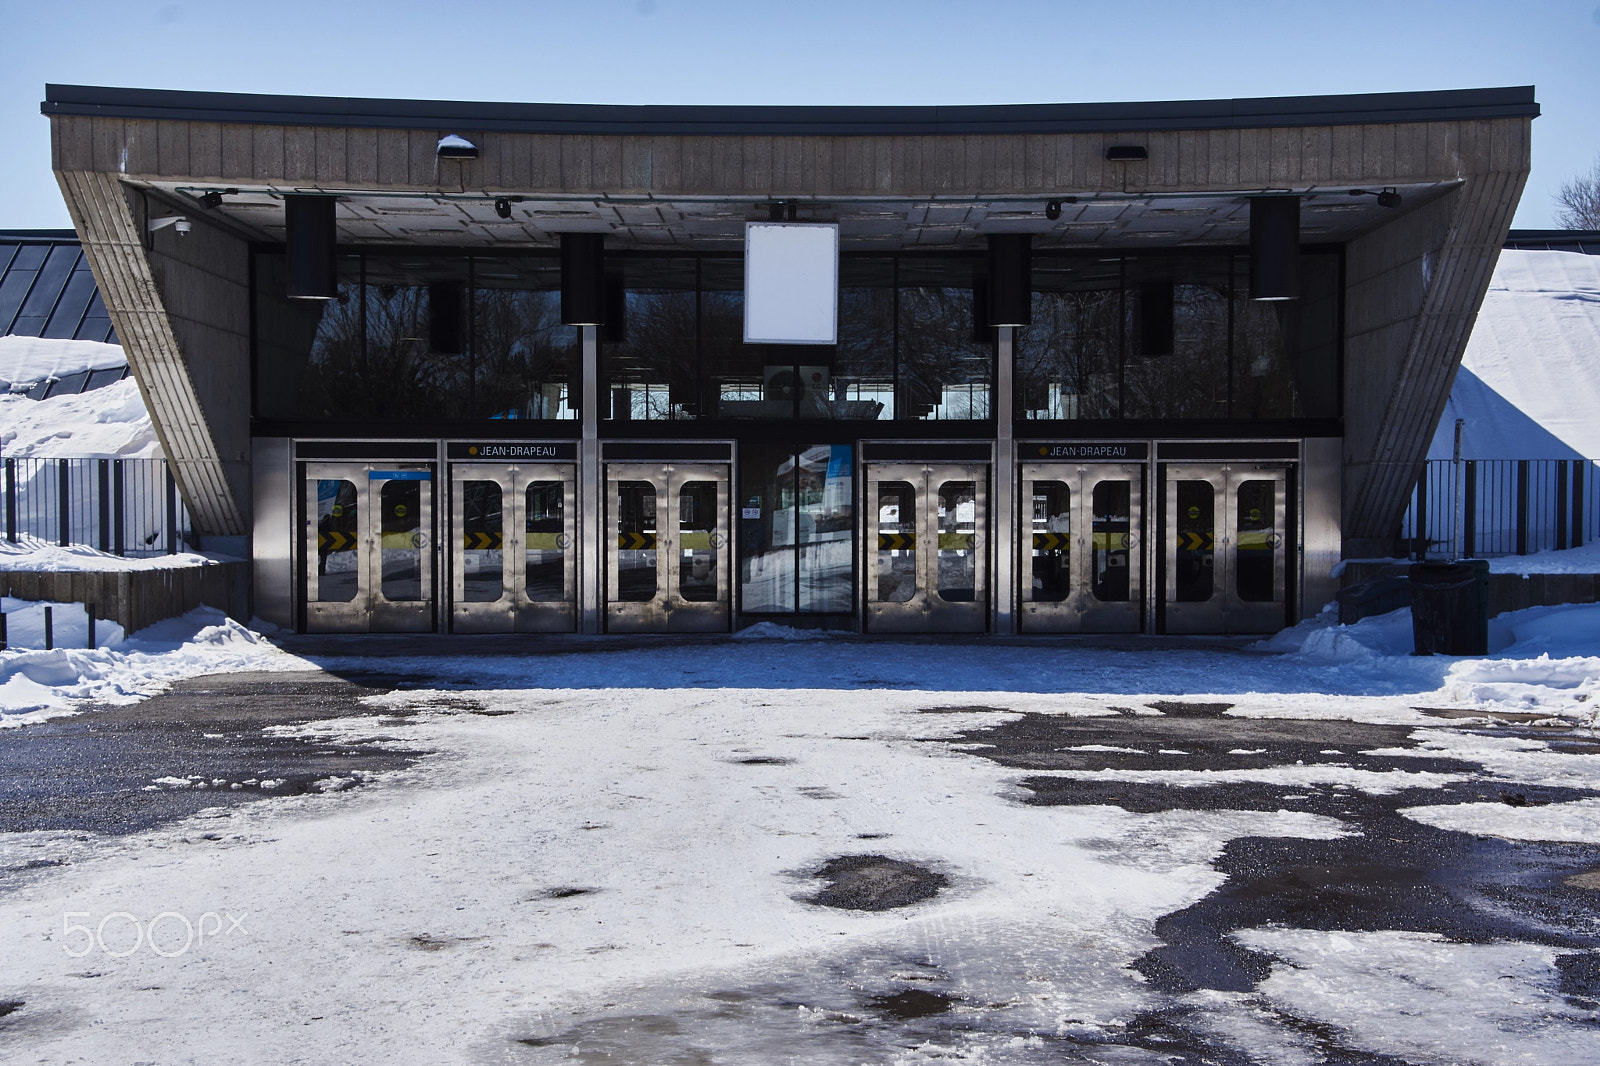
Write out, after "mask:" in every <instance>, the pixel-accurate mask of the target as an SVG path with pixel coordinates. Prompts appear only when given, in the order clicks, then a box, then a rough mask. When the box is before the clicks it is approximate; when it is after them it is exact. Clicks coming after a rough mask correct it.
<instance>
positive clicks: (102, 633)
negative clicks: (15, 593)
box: [0, 596, 124, 714]
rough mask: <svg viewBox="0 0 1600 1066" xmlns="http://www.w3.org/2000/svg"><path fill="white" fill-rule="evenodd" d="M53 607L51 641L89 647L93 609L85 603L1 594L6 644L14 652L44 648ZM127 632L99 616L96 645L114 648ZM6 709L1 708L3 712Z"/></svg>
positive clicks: (62, 646)
mask: <svg viewBox="0 0 1600 1066" xmlns="http://www.w3.org/2000/svg"><path fill="white" fill-rule="evenodd" d="M46 607H48V608H50V637H51V644H52V645H53V646H54V647H57V648H87V647H88V646H89V612H88V611H87V610H85V609H84V605H83V604H81V603H43V602H40V601H38V600H18V599H13V598H12V597H10V596H0V614H4V615H5V617H6V647H7V648H9V649H10V650H11V651H21V650H23V649H31V648H43V647H44V645H45V640H44V622H45V616H44V612H45V608H46ZM123 637H124V634H123V632H122V627H121V626H119V625H117V623H115V622H108V621H106V620H104V619H96V620H95V627H94V646H95V647H97V648H112V647H116V646H117V645H118V644H121V643H122V641H123ZM3 713H4V711H0V714H3Z"/></svg>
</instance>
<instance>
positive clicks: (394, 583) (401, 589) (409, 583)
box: [378, 480, 427, 602]
mask: <svg viewBox="0 0 1600 1066" xmlns="http://www.w3.org/2000/svg"><path fill="white" fill-rule="evenodd" d="M423 484H424V482H421V481H409V480H408V481H385V482H384V483H383V488H382V489H381V490H380V491H379V493H378V501H379V504H378V505H379V507H380V514H381V516H382V522H383V527H382V531H383V547H382V550H381V552H380V553H379V554H380V559H381V566H382V571H383V576H382V584H381V588H382V591H383V598H384V599H386V600H393V601H396V602H399V601H404V600H420V599H423V598H424V596H423V591H424V590H423V588H422V553H423V551H424V550H425V548H426V546H427V537H426V536H425V535H424V531H423V528H422V487H423Z"/></svg>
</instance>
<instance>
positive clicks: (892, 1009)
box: [867, 988, 960, 1021]
mask: <svg viewBox="0 0 1600 1066" xmlns="http://www.w3.org/2000/svg"><path fill="white" fill-rule="evenodd" d="M959 1002H960V999H959V997H956V996H947V995H944V994H943V993H941V992H924V991H923V990H922V989H920V988H908V989H906V990H905V991H904V992H896V993H895V994H894V995H892V996H873V997H872V998H871V999H869V1000H867V1004H868V1005H869V1006H870V1007H871V1008H872V1009H873V1010H875V1011H877V1012H878V1013H879V1014H883V1015H886V1016H888V1017H890V1018H898V1019H900V1020H901V1021H910V1020H911V1019H912V1018H931V1017H933V1016H934V1015H935V1014H943V1013H944V1012H945V1011H947V1010H949V1009H950V1008H951V1007H952V1006H954V1005H955V1004H956V1003H959Z"/></svg>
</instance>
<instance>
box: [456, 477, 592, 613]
mask: <svg viewBox="0 0 1600 1066" xmlns="http://www.w3.org/2000/svg"><path fill="white" fill-rule="evenodd" d="M465 481H494V482H496V483H498V484H499V485H500V499H501V519H500V528H501V563H500V566H501V571H500V582H501V584H500V588H501V592H500V598H499V599H497V600H491V601H471V602H469V601H467V600H466V598H465V597H466V566H465V563H466V560H465V558H464V552H465V550H466V545H465V542H464V540H463V535H464V530H463V527H464V526H465V522H466V515H465V512H464V507H465V503H466V501H465V495H464V493H463V492H462V487H461V486H462V482H465ZM537 481H559V482H561V486H562V489H561V508H562V510H561V516H562V517H561V525H562V532H561V533H559V534H558V535H557V536H558V540H557V546H558V547H560V548H561V549H562V553H563V556H564V558H563V559H562V570H563V573H562V592H563V598H562V599H561V600H534V599H532V598H531V597H529V596H528V590H527V581H526V571H525V560H526V551H527V541H526V537H527V510H528V496H527V492H528V485H529V484H531V483H533V482H537ZM448 484H449V488H450V504H449V515H450V521H449V534H448V536H447V540H448V542H449V545H450V551H449V572H450V604H449V618H450V631H451V632H452V633H571V632H573V630H574V629H575V628H576V626H577V592H578V588H577V584H578V582H577V576H578V561H577V547H578V515H577V510H578V507H577V504H578V499H577V486H578V470H577V465H576V464H575V463H530V462H504V461H501V462H482V461H477V460H469V461H462V460H455V461H452V462H450V463H449V478H448ZM508 538H516V539H517V540H520V541H521V544H520V545H519V549H520V550H511V549H509V548H508V547H507V544H506V542H507V539H508ZM563 540H564V541H565V543H564V544H563V543H562V541H563Z"/></svg>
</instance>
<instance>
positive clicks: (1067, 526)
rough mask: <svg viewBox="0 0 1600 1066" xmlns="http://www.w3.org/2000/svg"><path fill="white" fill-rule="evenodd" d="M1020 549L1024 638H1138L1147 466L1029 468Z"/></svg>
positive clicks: (1026, 467) (1047, 464) (1048, 464)
mask: <svg viewBox="0 0 1600 1066" xmlns="http://www.w3.org/2000/svg"><path fill="white" fill-rule="evenodd" d="M1021 473H1022V494H1021V496H1020V504H1021V507H1020V518H1021V526H1022V528H1021V529H1020V530H1019V531H1018V532H1019V536H1018V538H1017V544H1018V547H1019V548H1020V551H1021V556H1022V559H1021V567H1020V569H1019V572H1018V576H1019V581H1018V589H1019V597H1018V599H1019V603H1018V607H1019V610H1018V621H1019V624H1020V626H1021V629H1022V631H1023V632H1024V633H1137V632H1139V631H1140V630H1141V629H1142V628H1143V627H1144V580H1143V567H1142V565H1141V559H1142V557H1143V551H1144V548H1143V544H1142V537H1141V533H1142V530H1143V521H1144V516H1143V506H1142V504H1143V501H1144V477H1145V468H1144V466H1143V465H1142V464H1137V463H1126V464H1124V463H1061V462H1054V463H1052V462H1041V463H1024V464H1023V466H1022V470H1021Z"/></svg>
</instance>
